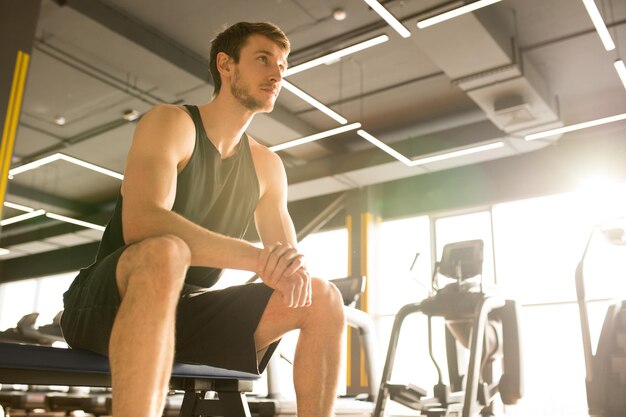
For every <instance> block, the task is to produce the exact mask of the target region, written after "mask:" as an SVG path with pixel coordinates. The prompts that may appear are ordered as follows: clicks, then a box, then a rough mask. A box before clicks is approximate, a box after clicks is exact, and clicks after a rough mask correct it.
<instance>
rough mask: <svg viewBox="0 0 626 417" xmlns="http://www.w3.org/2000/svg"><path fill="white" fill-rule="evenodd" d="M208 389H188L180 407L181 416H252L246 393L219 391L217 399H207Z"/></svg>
mask: <svg viewBox="0 0 626 417" xmlns="http://www.w3.org/2000/svg"><path fill="white" fill-rule="evenodd" d="M205 394H206V391H187V392H185V397H184V398H183V404H182V406H181V409H180V417H199V416H202V417H205V416H206V417H209V416H224V417H251V414H250V409H249V408H248V402H247V401H246V394H245V393H243V392H237V391H218V392H217V396H218V398H216V399H205V398H204V396H205Z"/></svg>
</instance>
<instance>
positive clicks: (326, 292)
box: [311, 278, 345, 329]
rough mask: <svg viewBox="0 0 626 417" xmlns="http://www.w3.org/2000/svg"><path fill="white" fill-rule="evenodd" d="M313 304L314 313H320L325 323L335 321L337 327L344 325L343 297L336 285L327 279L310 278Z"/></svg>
mask: <svg viewBox="0 0 626 417" xmlns="http://www.w3.org/2000/svg"><path fill="white" fill-rule="evenodd" d="M311 284H312V289H313V306H315V307H317V308H316V312H317V313H316V315H318V317H319V315H322V316H323V318H324V320H325V321H326V323H327V324H331V323H335V324H336V325H337V326H338V327H340V328H342V329H343V327H344V326H345V316H344V311H343V297H342V296H341V293H340V292H339V290H338V289H337V287H336V286H335V285H334V284H333V283H331V282H328V281H324V280H323V279H319V278H312V282H311Z"/></svg>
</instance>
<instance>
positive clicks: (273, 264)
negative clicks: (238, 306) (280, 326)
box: [257, 243, 312, 308]
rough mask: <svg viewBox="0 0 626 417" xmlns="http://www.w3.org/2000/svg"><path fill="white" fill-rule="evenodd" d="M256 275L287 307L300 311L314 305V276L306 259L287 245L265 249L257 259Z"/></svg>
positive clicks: (277, 244)
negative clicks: (312, 278)
mask: <svg viewBox="0 0 626 417" xmlns="http://www.w3.org/2000/svg"><path fill="white" fill-rule="evenodd" d="M257 274H258V275H259V276H260V277H261V279H262V280H263V282H264V283H265V285H267V286H268V287H270V288H273V289H274V290H275V291H277V292H278V293H279V294H280V296H281V298H282V299H283V301H284V302H285V304H286V305H287V306H289V307H293V308H298V307H306V306H309V305H311V296H312V294H311V276H310V275H309V272H308V271H307V270H306V266H305V265H304V257H303V256H302V254H300V253H298V251H297V250H296V249H295V248H293V247H292V246H291V245H290V244H288V243H275V244H273V245H269V246H266V247H264V248H263V249H262V250H261V252H260V253H259V257H258V259H257Z"/></svg>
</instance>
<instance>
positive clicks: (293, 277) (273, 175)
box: [254, 149, 311, 307]
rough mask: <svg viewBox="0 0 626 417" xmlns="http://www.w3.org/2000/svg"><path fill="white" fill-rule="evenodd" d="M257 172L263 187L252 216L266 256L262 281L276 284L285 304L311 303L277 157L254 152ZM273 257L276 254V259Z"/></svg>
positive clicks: (285, 184)
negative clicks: (260, 175) (265, 266)
mask: <svg viewBox="0 0 626 417" xmlns="http://www.w3.org/2000/svg"><path fill="white" fill-rule="evenodd" d="M255 153H256V155H257V157H256V158H255V164H256V165H257V167H258V169H257V172H260V173H261V174H262V177H261V179H260V183H261V188H262V190H263V193H262V197H261V199H260V200H259V203H258V204H257V208H256V210H255V213H254V219H255V223H256V226H257V231H258V233H259V236H260V237H261V241H262V242H263V245H264V249H263V252H262V255H261V258H262V259H265V257H267V259H268V260H267V262H266V265H267V268H266V271H264V272H265V274H260V275H261V278H262V279H263V281H264V282H265V283H266V284H268V285H269V286H271V287H273V288H276V289H277V290H278V291H279V293H280V294H281V295H282V297H283V300H284V301H285V303H286V304H287V305H290V306H292V307H302V306H305V305H310V304H311V278H310V276H309V274H308V272H307V271H306V267H305V266H304V260H303V257H302V255H301V254H299V253H298V252H297V250H296V245H297V237H296V231H295V228H294V226H293V222H292V220H291V217H290V216H289V212H288V210H287V176H286V174H285V169H284V167H283V165H282V162H281V161H280V158H279V157H278V156H277V155H276V154H274V153H272V152H270V151H269V150H267V149H262V150H259V151H257V152H255ZM273 258H276V259H275V260H274V259H273Z"/></svg>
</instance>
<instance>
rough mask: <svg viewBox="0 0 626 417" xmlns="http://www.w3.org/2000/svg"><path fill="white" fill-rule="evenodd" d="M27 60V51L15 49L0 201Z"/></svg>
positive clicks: (0, 169) (0, 152)
mask: <svg viewBox="0 0 626 417" xmlns="http://www.w3.org/2000/svg"><path fill="white" fill-rule="evenodd" d="M29 60H30V56H29V55H28V54H27V53H25V52H23V51H17V60H16V63H15V70H14V71H13V82H12V84H11V93H10V95H9V105H8V106H7V114H6V117H5V120H4V129H3V131H2V147H1V148H0V202H4V196H5V194H6V189H7V182H8V178H7V177H8V175H9V167H10V166H11V157H12V155H13V145H14V144H15V134H16V132H17V124H18V121H19V116H20V109H21V107H22V98H23V97H24V86H25V85H26V74H27V73H28V63H29ZM1 213H2V205H1V204H0V214H1Z"/></svg>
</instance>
